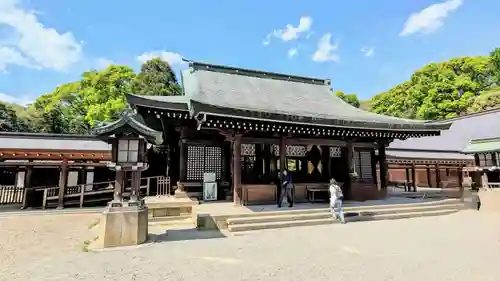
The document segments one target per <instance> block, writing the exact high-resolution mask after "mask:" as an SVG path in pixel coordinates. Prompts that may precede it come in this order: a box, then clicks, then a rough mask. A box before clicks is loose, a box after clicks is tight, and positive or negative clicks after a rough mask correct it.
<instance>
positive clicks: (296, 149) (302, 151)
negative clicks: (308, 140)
mask: <svg viewBox="0 0 500 281" xmlns="http://www.w3.org/2000/svg"><path fill="white" fill-rule="evenodd" d="M273 151H274V156H280V147H279V146H278V145H276V144H274V145H273ZM286 156H287V157H306V156H307V148H306V147H305V146H304V145H287V146H286Z"/></svg>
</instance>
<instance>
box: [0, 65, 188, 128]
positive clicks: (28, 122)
mask: <svg viewBox="0 0 500 281" xmlns="http://www.w3.org/2000/svg"><path fill="white" fill-rule="evenodd" d="M134 92H135V93H138V94H143V95H180V94H181V88H180V86H179V84H178V83H177V79H176V77H175V74H174V72H173V71H172V69H171V68H170V66H169V65H168V63H167V62H164V61H162V60H160V59H153V60H151V61H148V62H146V63H144V65H143V66H142V68H141V72H140V73H139V74H138V75H137V74H136V73H135V72H134V71H133V70H132V69H131V68H129V67H127V66H118V65H111V66H109V67H108V68H106V69H104V70H100V71H98V70H92V71H88V72H84V73H83V74H82V77H81V79H80V80H78V81H75V82H70V83H66V84H63V85H60V86H58V87H57V88H56V89H55V90H54V91H53V92H51V93H48V94H45V95H42V96H40V97H39V98H38V99H37V100H36V101H35V102H34V103H33V104H32V105H31V106H30V107H29V108H27V109H24V108H21V107H20V106H17V105H12V106H11V105H7V104H1V103H0V131H28V132H46V133H66V134H87V133H88V132H89V130H90V128H92V127H93V126H95V125H96V124H97V123H100V122H109V121H114V120H116V119H118V118H119V117H120V115H121V113H122V112H123V111H124V109H125V108H126V107H127V102H126V98H125V95H126V94H128V93H134Z"/></svg>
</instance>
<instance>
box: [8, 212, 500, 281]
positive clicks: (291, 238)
mask: <svg viewBox="0 0 500 281" xmlns="http://www.w3.org/2000/svg"><path fill="white" fill-rule="evenodd" d="M98 217H99V215H98V214H81V215H77V214H66V215H33V216H10V217H1V218H0V237H1V239H0V259H1V262H0V280H9V281H14V280H23V281H25V280H36V281H42V280H51V281H56V280H92V281H101V280H148V281H154V280H168V281H174V280H218V281H225V280H252V281H253V280H287V281H292V280H315V281H317V280H370V281H372V280H404V281H407V280H426V281H431V280H483V281H485V280H499V279H498V276H500V266H498V265H499V264H500V216H499V215H491V214H484V213H480V212H477V211H471V210H467V211H461V212H459V213H456V214H452V215H448V216H441V217H431V218H417V219H405V220H395V221H374V222H360V223H350V224H347V225H324V226H311V227H298V228H287V229H279V230H267V231H260V232H253V233H245V234H241V235H231V236H228V237H224V236H223V235H220V234H219V235H215V233H211V232H202V233H199V232H197V231H195V230H177V231H175V230H169V231H167V236H166V237H167V238H166V241H162V242H158V243H153V244H147V245H145V246H141V247H135V248H128V249H121V250H111V251H103V252H84V251H83V248H84V246H83V243H84V241H86V240H90V239H92V238H93V237H92V233H91V231H89V229H88V228H89V225H91V224H93V223H94V222H95V221H96V219H97V218H98ZM214 236H217V238H213V237H214ZM209 237H212V238H210V239H207V238H209Z"/></svg>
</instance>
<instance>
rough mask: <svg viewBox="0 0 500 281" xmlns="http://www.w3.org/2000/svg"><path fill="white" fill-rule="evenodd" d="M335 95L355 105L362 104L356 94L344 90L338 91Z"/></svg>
mask: <svg viewBox="0 0 500 281" xmlns="http://www.w3.org/2000/svg"><path fill="white" fill-rule="evenodd" d="M335 95H336V96H337V97H339V98H341V99H342V100H343V101H345V102H347V103H348V104H350V105H352V106H354V107H359V106H360V103H359V99H358V96H356V94H345V93H344V92H342V91H336V92H335Z"/></svg>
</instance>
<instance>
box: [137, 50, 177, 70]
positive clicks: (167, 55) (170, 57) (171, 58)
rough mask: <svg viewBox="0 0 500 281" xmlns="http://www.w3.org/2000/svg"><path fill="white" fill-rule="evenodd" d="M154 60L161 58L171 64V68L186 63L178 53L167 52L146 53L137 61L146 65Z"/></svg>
mask: <svg viewBox="0 0 500 281" xmlns="http://www.w3.org/2000/svg"><path fill="white" fill-rule="evenodd" d="M154 58H160V59H162V60H164V61H166V62H168V63H169V64H170V66H176V65H182V64H185V63H186V62H185V61H183V60H182V56H181V55H180V54H178V53H172V52H166V51H151V52H145V53H143V54H142V55H140V56H138V57H137V60H138V61H140V62H141V63H145V62H146V61H148V60H152V59H154Z"/></svg>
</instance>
